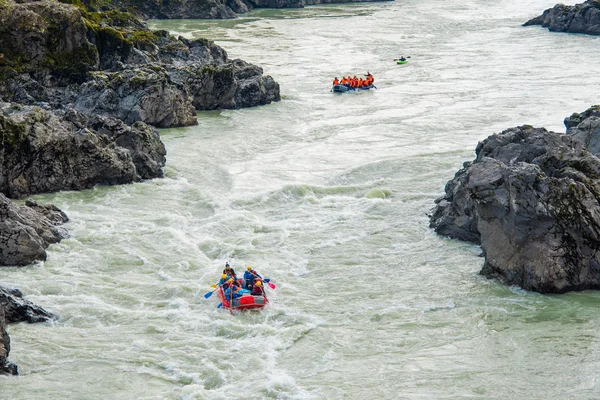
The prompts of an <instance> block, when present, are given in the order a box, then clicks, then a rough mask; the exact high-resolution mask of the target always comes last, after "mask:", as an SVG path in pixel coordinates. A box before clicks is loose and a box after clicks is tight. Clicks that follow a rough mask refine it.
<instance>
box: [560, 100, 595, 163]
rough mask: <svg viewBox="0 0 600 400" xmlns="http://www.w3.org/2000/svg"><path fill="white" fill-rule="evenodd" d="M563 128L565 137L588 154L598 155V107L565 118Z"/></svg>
mask: <svg viewBox="0 0 600 400" xmlns="http://www.w3.org/2000/svg"><path fill="white" fill-rule="evenodd" d="M565 126H566V127H567V135H569V136H572V137H573V138H574V139H575V140H577V141H578V142H580V143H581V144H582V145H583V146H584V148H585V149H586V150H588V151H589V152H590V153H592V154H595V155H596V156H598V155H600V106H593V107H591V108H589V109H588V110H586V111H584V112H583V113H581V114H577V113H575V114H573V115H571V116H570V117H567V118H565Z"/></svg>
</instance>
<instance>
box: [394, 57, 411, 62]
mask: <svg viewBox="0 0 600 400" xmlns="http://www.w3.org/2000/svg"><path fill="white" fill-rule="evenodd" d="M404 58H405V59H406V58H410V56H406V57H404ZM398 60H400V59H399V58H394V61H398Z"/></svg>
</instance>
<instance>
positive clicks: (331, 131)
mask: <svg viewBox="0 0 600 400" xmlns="http://www.w3.org/2000/svg"><path fill="white" fill-rule="evenodd" d="M568 3H569V4H575V2H574V1H570V2H568ZM553 5H554V0H550V1H547V0H526V1H516V0H502V1H487V0H471V1H464V0H449V1H444V2H439V1H433V0H421V1H417V0H412V1H395V2H383V3H364V4H343V5H330V6H315V7H307V8H305V9H296V10H258V11H255V12H253V13H250V14H246V15H241V16H240V18H239V19H237V20H231V21H197V20H188V21H151V22H150V25H151V27H152V28H155V29H168V30H170V31H171V32H173V33H175V34H178V35H182V36H185V37H187V38H195V37H207V38H209V39H211V40H214V41H216V43H217V44H219V45H221V46H223V47H224V48H225V49H226V50H227V52H228V54H229V57H230V58H241V59H244V60H246V61H248V62H252V63H254V64H257V65H260V66H261V67H262V68H263V69H264V71H265V73H266V74H269V75H272V76H273V77H274V78H275V80H276V81H278V82H279V83H280V85H281V92H282V97H283V99H282V101H281V102H278V103H273V104H270V105H268V106H264V107H258V108H252V109H244V110H227V111H213V112H202V113H199V124H198V126H193V127H187V128H180V129H169V130H164V131H161V136H162V140H163V141H164V143H165V145H166V147H167V152H168V154H167V165H166V167H165V178H164V179H156V180H152V181H146V182H142V183H138V184H133V185H126V186H115V187H97V188H95V189H93V190H88V191H83V192H61V193H56V194H50V195H43V196H36V197H35V198H36V200H40V201H48V202H52V203H54V204H55V205H57V206H58V207H59V208H61V209H62V210H64V211H65V212H66V213H67V214H68V215H69V217H70V218H71V222H69V223H68V224H67V225H66V228H67V229H68V230H69V232H70V235H71V236H70V238H68V239H66V240H64V241H62V242H61V243H59V244H56V245H52V246H51V247H50V249H49V258H48V260H47V261H46V262H44V263H41V264H39V265H35V266H32V267H27V268H4V269H0V280H1V281H2V282H5V283H9V284H12V285H14V286H17V287H19V288H20V289H21V290H22V291H23V292H24V293H25V294H26V295H27V298H28V299H30V300H32V301H34V302H35V303H37V304H39V305H41V306H43V307H45V308H46V309H48V310H49V311H52V312H54V313H56V314H58V315H59V316H60V319H59V320H58V321H56V322H54V323H52V324H45V325H25V324H18V325H11V326H10V327H9V334H10V335H11V339H12V350H11V356H10V360H11V361H13V362H15V363H17V364H18V365H19V368H20V372H21V375H20V376H19V377H17V378H0V398H2V399H186V400H187V399H228V400H230V399H243V398H249V399H263V398H274V399H361V398H373V399H399V398H403V399H440V398H464V397H470V398H480V399H490V398H495V399H517V398H518V399H520V398H530V399H548V398H561V399H582V398H597V397H599V396H600V387H599V385H598V383H597V378H596V375H597V374H596V371H597V370H598V367H599V355H600V352H599V349H598V343H599V342H598V332H600V316H599V315H598V312H597V304H598V301H599V300H600V296H599V295H598V294H597V293H596V292H587V293H573V294H567V295H563V296H541V295H538V294H534V293H528V292H524V291H522V290H520V289H518V288H510V287H505V286H502V285H499V284H498V283H496V282H493V281H488V280H486V279H484V278H482V277H481V276H479V275H478V272H479V270H480V269H481V266H482V263H483V259H482V258H481V257H480V256H479V255H480V249H479V248H478V247H477V246H474V245H471V244H467V243H461V242H457V241H453V240H448V239H445V238H441V237H438V236H437V235H436V234H435V233H433V232H432V231H431V230H430V229H429V228H428V218H427V213H429V212H430V211H431V209H432V207H433V204H434V200H435V199H436V198H437V197H438V196H439V195H441V193H442V191H443V186H444V184H445V183H446V182H447V181H448V180H449V179H450V178H452V176H453V175H454V173H455V172H456V171H457V170H458V169H459V168H460V167H461V165H462V162H463V161H467V160H472V159H473V158H474V149H475V146H476V145H477V142H478V141H479V140H481V139H483V138H485V137H487V136H488V135H491V134H493V133H496V132H499V131H501V130H504V129H507V128H510V127H513V126H517V125H523V124H530V125H534V126H543V127H546V128H548V129H550V130H555V131H560V132H564V126H563V124H562V120H563V118H564V117H566V116H568V115H570V114H571V113H573V112H578V111H583V110H585V109H587V108H588V107H589V106H591V105H593V104H596V103H598V97H597V93H598V90H597V88H598V87H599V85H600V74H598V73H597V72H598V65H600V53H599V52H598V51H597V49H598V45H599V44H600V38H597V37H592V36H585V35H570V34H558V33H551V32H548V31H547V30H546V29H543V28H540V27H527V28H524V27H521V26H520V25H521V24H522V23H523V22H525V21H527V20H528V19H530V18H532V17H534V16H536V15H539V14H541V12H542V11H543V10H544V9H546V8H549V7H552V6H553ZM401 55H404V56H411V58H410V61H409V63H408V64H406V65H396V63H395V62H394V61H393V59H394V58H398V57H399V56H401ZM367 71H369V72H371V73H372V74H373V75H374V76H375V79H376V81H375V85H376V86H377V89H376V90H370V91H367V92H361V93H346V94H341V95H338V94H334V93H331V92H330V88H331V87H330V86H331V85H330V83H331V80H332V79H333V77H334V76H338V77H340V76H341V75H347V74H353V75H354V74H357V75H358V74H364V73H366V72H367ZM226 261H229V262H230V263H231V264H232V266H233V267H234V268H235V269H236V271H238V272H243V270H244V268H245V266H247V265H252V266H253V267H254V268H255V269H256V270H257V271H258V272H259V273H260V274H262V275H263V276H266V277H269V278H271V279H272V281H273V282H274V283H275V284H276V285H277V289H275V290H271V291H270V292H268V293H269V296H270V300H271V304H270V305H269V306H268V307H267V308H266V309H265V310H264V311H262V312H256V313H243V314H236V315H234V316H231V315H229V313H228V312H227V311H224V310H222V309H217V307H216V306H217V304H218V300H217V299H216V296H212V297H210V298H209V299H205V298H204V294H205V293H207V292H208V291H209V290H211V289H210V287H209V286H210V284H211V283H214V282H216V281H217V280H218V278H219V274H220V271H221V269H222V268H223V266H224V264H225V262H226Z"/></svg>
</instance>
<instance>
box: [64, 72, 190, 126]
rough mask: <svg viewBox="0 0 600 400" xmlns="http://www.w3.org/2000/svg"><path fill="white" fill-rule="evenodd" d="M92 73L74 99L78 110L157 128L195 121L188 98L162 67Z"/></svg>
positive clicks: (182, 88) (183, 124)
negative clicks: (90, 78)
mask: <svg viewBox="0 0 600 400" xmlns="http://www.w3.org/2000/svg"><path fill="white" fill-rule="evenodd" d="M92 76H93V80H90V81H89V82H87V83H85V84H83V85H82V86H81V88H80V93H79V95H78V96H77V97H76V99H75V104H74V108H75V109H76V110H78V111H81V112H84V113H86V114H92V115H106V116H112V117H116V118H118V119H120V120H122V121H124V122H125V123H127V124H132V123H134V122H137V121H144V122H145V123H147V124H150V125H154V126H157V127H159V128H167V127H175V126H187V125H193V124H195V123H196V117H195V110H194V106H193V105H192V99H191V98H190V96H189V95H188V94H187V92H186V90H185V88H184V87H182V86H181V85H177V84H175V83H173V82H172V81H171V79H170V78H169V76H168V75H167V73H166V71H165V70H164V69H162V68H153V69H151V68H135V69H127V70H124V71H119V72H112V73H108V72H95V73H93V75H92Z"/></svg>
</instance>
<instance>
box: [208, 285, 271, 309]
mask: <svg viewBox="0 0 600 400" xmlns="http://www.w3.org/2000/svg"><path fill="white" fill-rule="evenodd" d="M238 282H240V284H241V283H242V279H239V278H238ZM240 292H241V294H242V295H241V296H239V297H234V298H233V300H232V299H230V298H228V296H225V292H224V291H223V288H222V287H220V288H219V298H220V299H221V304H223V308H227V309H228V310H251V309H259V308H263V307H264V306H265V305H266V304H267V303H268V302H269V300H268V299H267V296H265V294H264V292H263V294H262V295H260V296H257V295H252V294H250V291H249V290H247V289H241V290H240Z"/></svg>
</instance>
